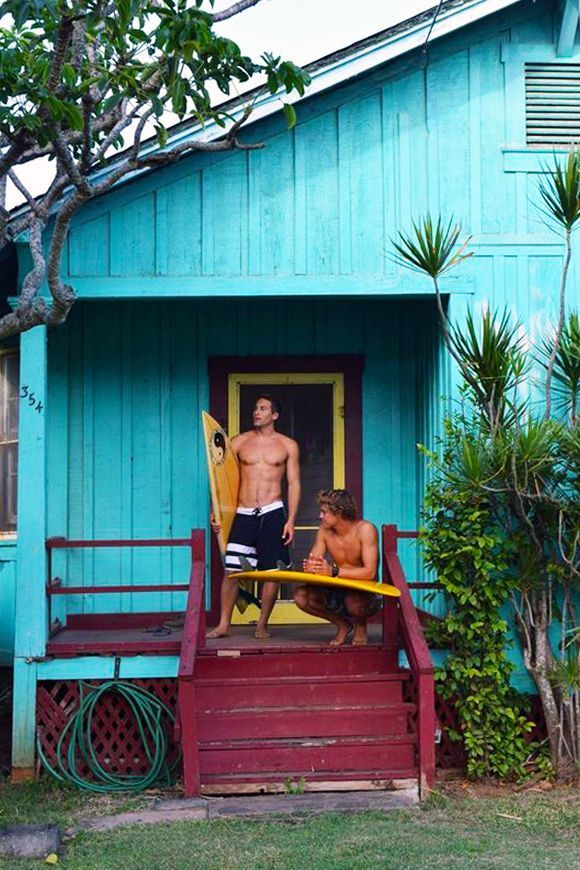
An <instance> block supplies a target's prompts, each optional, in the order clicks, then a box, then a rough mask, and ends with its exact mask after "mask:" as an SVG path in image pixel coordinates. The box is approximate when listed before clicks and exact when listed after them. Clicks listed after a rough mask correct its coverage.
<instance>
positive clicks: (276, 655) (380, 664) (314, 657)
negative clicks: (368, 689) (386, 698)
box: [196, 647, 401, 680]
mask: <svg viewBox="0 0 580 870" xmlns="http://www.w3.org/2000/svg"><path fill="white" fill-rule="evenodd" d="M348 649H349V652H350V653H351V654H350V655H349V654H344V653H342V652H340V653H338V652H335V651H334V650H333V651H330V652H329V651H327V650H326V649H322V650H315V651H310V650H308V651H300V650H288V649H282V650H278V651H276V650H272V651H271V652H267V653H260V651H259V650H256V652H255V653H246V652H244V653H243V654H241V655H240V656H239V657H236V658H230V657H221V656H216V655H215V653H214V652H210V651H209V650H208V652H207V654H205V655H203V654H200V655H198V657H197V666H196V679H200V678H202V679H211V678H214V679H215V678H216V677H217V678H220V677H221V678H226V679H228V680H229V679H235V678H240V679H248V678H249V677H257V678H260V677H262V678H264V677H272V676H277V677H292V676H294V677H299V678H301V679H303V680H313V679H314V680H316V679H318V680H320V679H324V678H326V677H328V676H330V675H339V674H340V675H344V676H347V675H357V676H360V675H365V674H368V673H381V674H383V675H385V676H387V677H388V676H389V671H388V669H387V667H386V663H385V655H384V651H383V650H382V649H361V648H359V649H356V648H352V647H349V648H348ZM400 676H401V675H400V674H394V675H393V679H400Z"/></svg>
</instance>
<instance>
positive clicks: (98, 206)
mask: <svg viewBox="0 0 580 870" xmlns="http://www.w3.org/2000/svg"><path fill="white" fill-rule="evenodd" d="M554 8H555V6H554V4H552V3H551V2H548V0H540V2H537V3H532V2H531V0H530V2H524V3H521V4H519V5H518V6H517V7H516V8H514V9H513V10H507V11H506V12H504V13H500V14H497V15H495V16H493V17H492V18H490V19H489V20H487V21H484V22H481V23H479V24H478V25H477V26H473V27H468V28H464V29H463V30H461V31H460V32H458V33H457V34H455V35H453V36H450V37H447V38H445V39H444V40H442V41H441V42H440V43H436V44H434V45H433V46H432V47H431V49H430V53H429V59H428V63H427V62H426V61H425V58H424V56H423V55H421V54H416V55H413V56H409V57H404V58H401V59H399V60H397V61H395V62H393V63H392V64H390V65H388V66H385V67H383V68H381V69H377V70H375V71H373V73H372V74H369V75H367V76H365V77H362V78H360V79H358V80H356V81H352V82H350V83H348V84H346V85H344V86H342V87H337V88H335V89H334V90H333V91H332V92H329V93H327V94H323V95H320V96H317V97H315V98H312V99H309V100H306V101H304V102H303V103H301V104H300V106H299V107H298V109H299V111H298V117H299V123H298V125H297V126H296V128H295V130H293V131H291V132H289V131H286V130H285V129H284V125H283V120H282V119H281V118H279V117H275V118H271V119H269V120H266V121H263V122H260V123H257V124H255V125H254V126H252V127H251V128H249V129H248V131H247V132H246V133H245V136H246V137H247V138H248V139H249V140H254V141H262V142H264V144H265V146H266V147H265V148H264V149H263V150H261V151H252V152H244V153H235V154H230V155H222V156H219V157H217V156H215V155H213V156H208V155H203V156H197V157H192V158H188V159H186V160H184V161H182V162H181V163H179V164H177V165H175V166H173V167H171V168H167V169H165V170H161V171H158V172H155V173H152V174H150V175H149V176H147V177H144V178H142V179H137V180H135V181H132V182H130V183H128V184H126V185H124V186H123V187H120V188H119V189H118V190H116V191H114V192H112V193H110V194H109V195H107V196H106V197H102V198H101V199H100V200H98V201H95V202H93V203H90V204H89V205H88V206H87V207H86V208H85V209H83V211H82V213H81V214H79V215H78V216H77V218H76V219H75V222H74V225H73V228H72V231H71V234H70V238H69V246H68V251H67V256H66V264H65V265H66V271H67V273H68V275H69V277H70V280H71V283H72V284H73V285H74V286H75V288H76V289H77V290H78V292H79V295H80V296H81V298H85V299H87V300H93V301H87V302H83V303H82V304H79V306H78V308H77V310H76V311H75V312H74V313H73V316H72V317H71V319H70V322H69V324H68V325H67V327H66V328H64V329H63V330H59V331H58V332H57V333H54V334H52V335H51V336H50V337H49V408H50V411H49V414H50V417H49V425H48V433H47V434H48V451H49V455H48V475H49V486H48V524H49V533H51V534H57V533H58V534H62V533H66V534H75V535H77V534H79V535H80V534H86V535H90V534H95V535H97V536H98V535H101V534H102V535H104V534H109V533H111V534H112V533H115V534H119V533H121V534H128V535H129V534H132V535H135V536H146V535H148V534H182V533H185V532H187V530H188V529H189V528H190V527H191V525H196V524H199V523H203V522H204V521H205V517H206V511H207V490H206V484H205V479H204V471H203V461H202V457H201V456H200V453H199V451H200V443H199V438H198V433H197V429H196V427H197V421H198V419H199V410H200V409H201V408H202V407H204V406H206V405H207V379H206V358H207V355H208V353H210V352H211V353H216V354H219V353H227V354H234V353H241V354H245V353H255V352H256V350H257V348H256V343H255V340H254V338H253V336H254V335H255V334H256V325H257V326H258V330H259V331H258V332H257V334H258V335H259V336H260V348H259V350H260V351H261V352H263V353H280V354H282V353H284V354H286V353H313V352H317V353H324V352H329V353H330V352H340V353H348V352H353V353H360V352H365V353H366V354H367V368H366V371H365V381H364V391H365V392H364V403H365V412H367V416H366V418H365V436H364V437H365V481H364V483H365V509H366V512H367V514H368V515H369V517H370V518H371V519H373V520H374V521H375V522H380V521H383V520H387V519H388V520H391V521H395V522H398V523H400V524H401V525H406V526H409V525H416V522H417V509H418V504H419V501H420V494H421V491H422V484H423V477H424V471H423V469H422V465H421V462H420V460H419V459H418V457H417V454H416V452H415V444H416V442H417V441H418V440H423V439H426V440H427V439H428V438H429V437H430V436H431V435H432V433H434V432H436V431H437V427H438V423H439V419H440V416H441V411H442V405H441V403H440V402H439V401H438V399H439V397H440V396H441V394H443V393H444V392H446V391H447V390H448V385H449V382H450V381H449V378H450V376H449V374H445V373H444V372H442V366H441V361H440V359H439V358H438V355H437V346H436V340H435V338H434V336H433V324H434V318H433V306H432V301H429V300H428V299H427V298H426V296H425V295H422V296H419V295H418V294H428V293H429V292H430V287H429V284H428V282H427V281H426V280H424V279H422V278H420V277H417V276H414V275H411V274H409V273H408V272H405V271H402V270H401V269H399V268H398V267H397V266H396V265H395V264H394V263H393V262H392V261H391V260H390V259H389V258H388V257H386V256H385V246H386V244H387V240H388V238H389V237H391V236H392V235H393V234H394V233H395V232H396V229H397V228H398V227H400V226H403V227H407V226H408V225H409V223H410V220H411V218H412V216H414V215H417V214H418V213H420V212H421V211H423V210H425V209H426V208H430V209H431V210H432V211H434V212H437V211H439V210H442V211H444V212H445V213H447V214H450V213H452V212H453V213H454V214H455V215H456V217H457V218H458V219H460V220H461V221H462V223H463V225H464V227H465V229H466V231H468V232H469V233H471V234H472V247H473V250H474V252H475V256H474V257H473V258H472V259H471V260H470V261H469V262H468V263H466V264H464V266H463V267H462V269H461V271H460V272H458V274H457V275H456V276H453V277H451V278H449V279H448V281H447V282H446V284H445V285H444V289H445V290H446V291H448V292H449V293H450V311H451V314H452V316H453V317H455V318H457V319H458V320H459V321H461V319H462V318H463V317H464V316H465V312H466V310H467V305H468V304H471V305H472V306H473V307H474V308H475V310H481V309H482V308H483V307H485V306H487V305H492V306H496V305H499V306H503V305H504V304H507V305H508V306H509V307H510V308H511V309H512V311H513V312H514V314H515V315H517V316H518V317H519V318H521V319H522V322H523V327H522V328H523V329H524V330H525V332H526V334H527V335H528V338H529V340H530V343H531V344H533V343H535V342H537V340H538V338H539V336H540V335H541V333H542V330H544V329H545V328H546V325H547V324H549V322H550V321H551V320H553V319H554V315H555V304H556V303H555V300H556V292H557V286H558V279H559V270H560V266H561V263H562V245H561V243H560V241H559V240H558V239H557V238H556V237H555V236H554V235H553V234H550V233H549V232H548V230H547V229H546V228H545V226H544V225H543V223H542V222H541V220H540V215H539V212H538V211H537V210H536V209H535V207H534V205H533V203H534V200H535V199H536V193H535V191H536V187H537V181H538V178H539V173H540V171H541V168H542V161H543V160H545V159H546V158H550V156H551V152H542V151H540V150H538V149H528V148H526V146H525V107H524V86H523V81H524V78H523V76H524V64H525V62H527V61H554V60H555V55H554V48H553V35H554V17H553V16H554V12H553V10H554ZM570 60H571V61H572V62H574V61H576V62H578V55H576V56H575V57H572V58H570ZM579 279H580V258H579V257H576V258H575V259H574V261H573V267H572V274H571V282H570V284H571V291H570V301H571V303H573V304H575V305H578V303H579V301H580V299H579V296H578V289H577V288H579V287H580V280H579ZM125 297H126V301H120V300H122V299H123V298H125ZM129 297H130V298H129ZM186 297H188V298H186ZM191 297H197V299H198V301H194V300H192V299H191ZM218 297H221V298H223V297H228V298H230V299H231V301H230V302H228V303H227V304H226V303H225V302H220V301H219V300H218ZM273 297H278V299H277V300H276V299H274V298H273ZM299 297H300V298H299ZM405 297H408V299H407V300H406V301H405V302H403V300H404V298H405ZM169 298H171V300H172V301H170V302H168V301H166V302H164V301H161V300H163V299H169ZM98 299H101V300H103V301H101V302H97V301H94V300H98ZM210 299H213V301H209V300H210ZM115 300H116V301H115ZM157 300H159V301H157ZM72 558H74V559H76V560H77V561H76V562H75V563H74V565H73V564H72V563H71V565H70V566H69V567H71V568H72V567H74V569H75V571H77V572H78V576H79V577H80V578H81V579H82V581H83V582H88V580H89V579H91V578H92V577H93V576H94V577H96V578H98V577H100V576H104V574H103V571H102V570H101V569H102V568H103V567H107V566H102V565H101V564H100V562H99V560H100V559H102V558H104V557H102V556H100V555H99V556H93V555H86V556H84V557H77V556H74V557H72ZM128 558H129V557H127V556H124V557H123V556H121V555H120V554H119V555H118V556H116V562H115V564H114V565H113V566H112V568H113V569H114V571H116V572H117V575H118V576H119V577H121V578H122V579H123V581H126V582H131V579H135V580H136V579H138V578H140V577H144V576H145V575H146V574H148V575H149V576H150V573H151V572H150V569H151V567H152V566H156V569H158V570H159V572H161V573H162V574H163V576H165V575H166V574H168V573H169V572H170V571H172V572H173V575H174V576H175V579H176V580H177V579H181V576H178V575H179V574H180V571H181V570H182V567H183V566H182V565H181V563H180V562H179V559H180V558H181V557H179V556H173V557H171V559H173V560H175V561H174V562H173V563H172V562H163V563H162V562H161V561H160V560H161V557H160V556H159V555H156V554H151V555H149V556H147V555H145V554H143V555H141V554H139V555H138V556H135V557H134V558H133V561H128ZM164 558H167V559H169V557H164ZM411 558H412V557H411V556H410V554H409V556H408V560H409V561H408V562H407V567H408V568H409V573H410V575H412V574H413V570H412V565H411ZM148 560H149V561H148ZM155 560H158V561H157V562H155ZM106 579H110V577H107V578H106ZM160 603H161V602H159V600H157V601H156V600H155V599H154V598H153V597H150V596H147V595H144V596H140V598H139V600H138V601H137V599H136V600H135V601H132V600H130V596H125V597H124V598H123V599H122V600H119V601H117V602H111V601H109V602H108V605H111V604H114V605H118V606H119V608H122V607H125V608H128V609H133V608H137V607H139V608H149V607H152V606H156V605H157V604H160ZM163 603H164V604H165V602H163ZM71 604H72V605H73V606H74V607H75V608H76V609H78V610H82V609H90V608H92V607H93V606H97V607H99V608H100V609H104V605H103V604H99V603H98V602H97V603H96V604H93V602H92V600H86V601H84V600H80V601H76V602H71ZM170 604H172V603H171V602H170ZM174 606H177V600H176V602H175V603H174Z"/></svg>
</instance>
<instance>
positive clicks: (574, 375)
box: [542, 312, 580, 426]
mask: <svg viewBox="0 0 580 870" xmlns="http://www.w3.org/2000/svg"><path fill="white" fill-rule="evenodd" d="M552 350H553V348H552V347H551V344H550V342H548V341H546V342H544V345H543V347H542V351H543V355H544V357H545V359H546V360H549V359H550V355H551V353H552ZM553 379H554V385H553V390H554V392H555V393H556V394H557V397H558V400H559V406H560V408H561V410H562V411H563V412H564V413H565V414H566V416H567V417H568V420H569V422H570V425H571V426H576V422H577V413H578V400H579V398H580V319H579V318H578V314H577V313H576V312H572V313H571V314H570V316H569V317H568V319H567V320H566V321H565V322H564V326H563V328H562V333H561V335H560V342H559V346H558V348H557V350H556V354H555V357H554V369H553Z"/></svg>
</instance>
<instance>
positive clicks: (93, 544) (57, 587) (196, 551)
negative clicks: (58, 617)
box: [46, 529, 205, 630]
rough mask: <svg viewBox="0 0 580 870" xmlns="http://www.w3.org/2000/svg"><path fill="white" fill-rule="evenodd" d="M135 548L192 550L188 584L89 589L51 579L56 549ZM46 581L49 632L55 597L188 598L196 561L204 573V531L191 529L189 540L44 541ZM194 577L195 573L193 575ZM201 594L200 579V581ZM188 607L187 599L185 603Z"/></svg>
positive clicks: (66, 539)
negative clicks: (174, 595)
mask: <svg viewBox="0 0 580 870" xmlns="http://www.w3.org/2000/svg"><path fill="white" fill-rule="evenodd" d="M113 547H119V548H125V547H129V548H135V547H189V549H190V550H191V574H190V582H189V583H150V584H149V583H137V584H134V585H130V584H124V585H120V584H115V583H113V584H107V585H105V584H103V585H101V584H99V585H92V586H67V585H66V584H64V583H63V581H62V579H61V578H60V577H53V576H52V561H53V552H54V551H55V550H76V549H110V548H113ZM46 551H47V560H46V564H47V578H46V594H47V596H48V625H49V630H50V626H51V622H52V609H51V601H52V598H53V597H54V596H55V595H88V594H93V595H107V594H112V593H117V594H127V593H133V592H189V593H190V597H191V583H192V579H193V575H194V569H195V567H196V561H199V560H200V558H201V560H202V563H203V571H205V532H204V531H203V530H202V529H192V530H191V535H190V537H189V538H141V539H139V538H138V539H133V540H131V539H127V538H122V539H117V540H114V539H110V540H109V539H97V540H82V539H71V538H63V537H53V538H47V541H46ZM196 577H197V574H196ZM202 592H203V578H202ZM188 606H189V600H188Z"/></svg>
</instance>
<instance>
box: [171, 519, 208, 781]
mask: <svg viewBox="0 0 580 870" xmlns="http://www.w3.org/2000/svg"><path fill="white" fill-rule="evenodd" d="M195 535H196V536H197V537H195V539H194V541H193V546H192V560H191V580H190V584H189V595H188V597H187V609H186V612H185V624H184V626H183V639H182V641H181V652H180V654H179V671H178V681H177V701H178V715H177V720H176V721H177V733H178V736H179V738H180V740H181V750H182V753H183V780H184V790H185V797H197V796H198V795H199V794H200V790H201V784H200V775H199V746H198V735H197V717H196V698H195V683H194V679H193V674H194V669H195V659H196V655H197V651H198V649H201V648H202V647H204V646H205V602H204V595H203V588H204V580H205V533H204V532H203V531H198V532H196V533H195Z"/></svg>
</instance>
